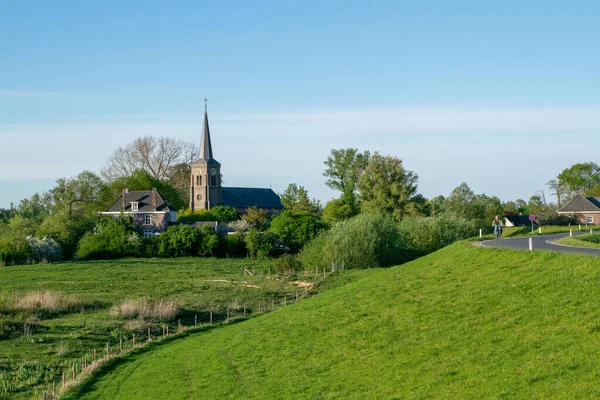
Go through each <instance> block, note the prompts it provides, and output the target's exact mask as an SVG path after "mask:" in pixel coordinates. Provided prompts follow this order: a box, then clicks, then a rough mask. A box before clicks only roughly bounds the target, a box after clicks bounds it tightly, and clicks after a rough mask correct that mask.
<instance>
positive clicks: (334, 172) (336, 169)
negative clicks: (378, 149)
mask: <svg viewBox="0 0 600 400" xmlns="http://www.w3.org/2000/svg"><path fill="white" fill-rule="evenodd" d="M369 158H370V153H369V152H368V151H365V152H364V153H359V151H358V150H357V149H353V148H348V149H339V150H335V149H334V150H331V154H330V155H329V156H328V157H327V160H325V162H324V164H325V172H324V173H323V176H325V177H327V178H328V179H327V180H326V181H325V184H326V185H327V186H329V187H330V188H332V189H334V190H337V191H339V192H341V194H342V195H341V199H342V200H343V201H344V202H345V203H346V204H348V205H350V206H351V207H353V208H358V205H357V190H358V181H359V178H360V176H361V175H362V173H363V171H364V169H365V168H366V166H367V163H368V162H369Z"/></svg>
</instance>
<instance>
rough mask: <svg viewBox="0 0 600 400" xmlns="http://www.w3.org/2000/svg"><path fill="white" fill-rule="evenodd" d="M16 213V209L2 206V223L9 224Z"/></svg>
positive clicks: (0, 215) (0, 210) (0, 209)
mask: <svg viewBox="0 0 600 400" xmlns="http://www.w3.org/2000/svg"><path fill="white" fill-rule="evenodd" d="M14 215H15V212H14V209H12V208H9V209H5V208H0V224H7V223H8V221H9V220H10V219H11V218H12V217H13V216H14Z"/></svg>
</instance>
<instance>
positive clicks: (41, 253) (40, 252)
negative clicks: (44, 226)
mask: <svg viewBox="0 0 600 400" xmlns="http://www.w3.org/2000/svg"><path fill="white" fill-rule="evenodd" d="M27 241H28V242H29V249H30V253H31V258H32V259H33V260H34V261H35V262H52V261H59V260H62V258H63V252H62V248H61V246H60V245H59V244H58V243H57V242H56V240H54V239H52V238H50V237H47V236H46V237H43V238H41V239H39V238H36V237H31V236H29V237H27Z"/></svg>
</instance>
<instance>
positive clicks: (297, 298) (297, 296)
mask: <svg viewBox="0 0 600 400" xmlns="http://www.w3.org/2000/svg"><path fill="white" fill-rule="evenodd" d="M296 301H298V291H297V290H296Z"/></svg>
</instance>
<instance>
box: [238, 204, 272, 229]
mask: <svg viewBox="0 0 600 400" xmlns="http://www.w3.org/2000/svg"><path fill="white" fill-rule="evenodd" d="M242 219H243V220H244V221H246V222H247V223H248V225H249V226H250V227H251V228H253V229H256V230H258V231H264V230H265V229H267V227H268V224H269V215H268V214H267V212H266V211H265V210H263V209H262V208H258V207H250V208H248V209H247V210H246V214H244V215H242Z"/></svg>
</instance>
